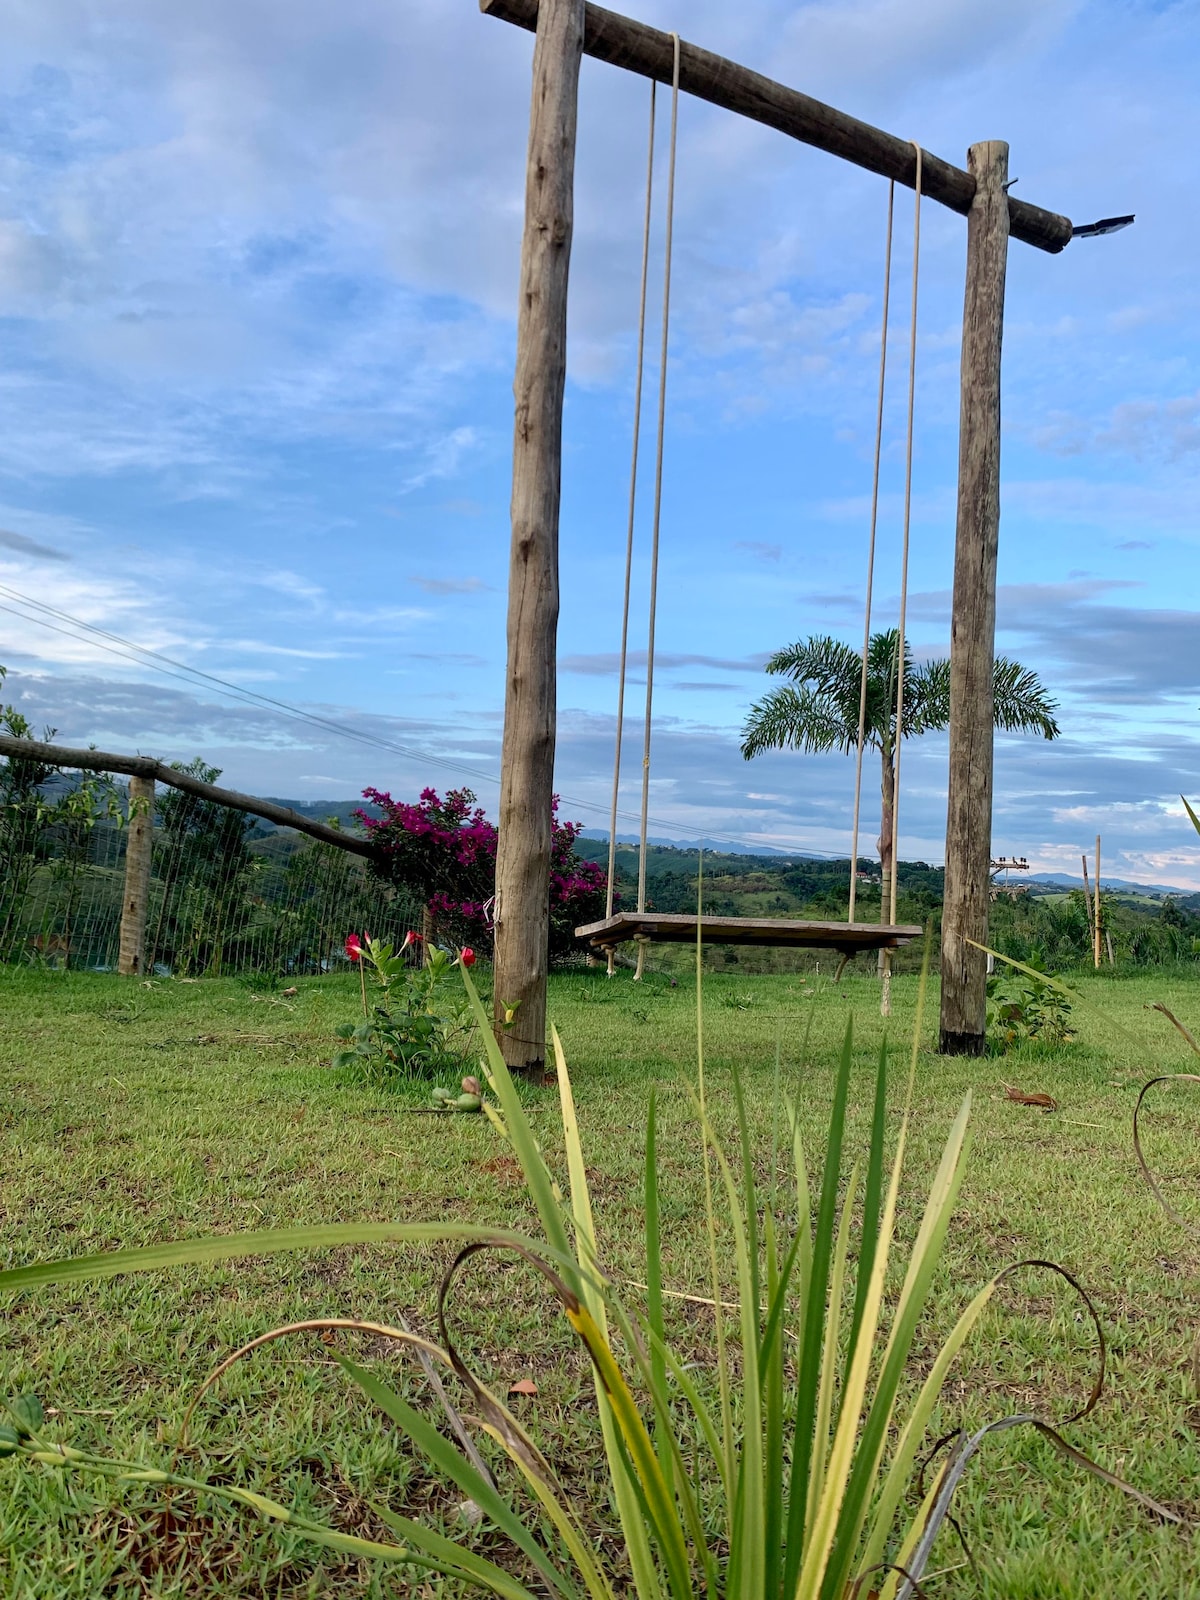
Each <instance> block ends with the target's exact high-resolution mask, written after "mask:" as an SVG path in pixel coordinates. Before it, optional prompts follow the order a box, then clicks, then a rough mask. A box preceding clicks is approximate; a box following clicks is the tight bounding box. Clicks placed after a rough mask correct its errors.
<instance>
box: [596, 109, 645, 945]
mask: <svg viewBox="0 0 1200 1600" xmlns="http://www.w3.org/2000/svg"><path fill="white" fill-rule="evenodd" d="M657 89H658V85H657V84H656V83H655V82H654V80H653V79H651V82H650V134H649V138H648V140H647V156H646V220H645V225H644V227H643V230H642V289H641V296H640V300H639V305H638V338H637V378H636V380H635V383H634V389H633V454H632V460H631V461H630V464H629V527H628V532H627V534H626V537H625V599H624V603H623V605H622V609H621V665H620V670H619V675H618V681H617V747H616V751H615V752H614V755H613V782H612V811H611V813H610V817H609V826H608V893H607V897H606V899H605V903H604V915H605V917H611V916H612V914H613V887H614V882H615V879H616V869H617V802H618V798H619V796H620V791H621V743H622V740H623V738H624V734H625V672H626V667H627V665H628V660H629V590H630V582H631V579H632V576H633V528H634V514H635V508H636V505H637V474H638V447H639V443H640V440H641V431H642V378H643V375H644V373H645V368H646V284H647V281H648V278H649V271H650V217H651V207H652V202H653V199H654V113H655V94H656V91H657ZM612 971H613V953H612V951H611V949H610V950H609V952H608V972H609V976H610V977H611V976H612Z"/></svg>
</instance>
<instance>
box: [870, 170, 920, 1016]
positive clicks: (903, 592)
mask: <svg viewBox="0 0 1200 1600" xmlns="http://www.w3.org/2000/svg"><path fill="white" fill-rule="evenodd" d="M913 146H914V148H915V150H916V152H917V175H916V183H915V186H914V187H915V201H914V209H913V270H912V315H911V322H910V326H909V334H908V424H907V432H906V437H905V456H904V541H903V546H902V549H901V555H900V618H899V624H898V626H897V630H896V631H897V633H898V634H899V641H898V645H897V662H896V749H895V756H894V760H893V763H892V873H891V883H890V884H889V886H888V900H889V902H890V910H889V914H890V916H891V919H892V922H893V923H894V922H895V920H896V897H897V885H898V882H899V873H900V861H899V848H900V755H901V751H902V749H903V747H904V639H905V627H906V624H907V619H908V546H909V530H910V528H911V525H912V461H913V411H914V402H915V394H916V379H917V288H918V284H919V281H920V264H921V167H922V161H923V152H922V150H921V146H920V145H919V144H917V143H916V141H915V140H913ZM880 892H881V893H882V886H881V889H880ZM880 966H881V977H882V979H883V992H882V995H881V996H880V1001H879V1009H880V1011H881V1012H882V1014H883V1015H884V1016H885V1017H890V1016H891V1014H892V953H891V951H890V950H885V951H884V953H883V960H882V962H881V963H880Z"/></svg>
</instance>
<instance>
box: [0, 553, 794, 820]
mask: <svg viewBox="0 0 1200 1600" xmlns="http://www.w3.org/2000/svg"><path fill="white" fill-rule="evenodd" d="M0 594H2V595H5V596H7V597H8V598H9V599H10V600H15V601H17V602H18V603H19V605H21V606H29V607H32V608H33V610H34V611H35V612H41V613H44V615H40V616H39V615H33V616H30V615H29V614H28V613H27V612H26V611H22V610H19V609H17V607H15V606H8V605H4V604H2V603H0V611H3V612H6V613H7V614H8V615H9V616H14V617H20V618H21V620H22V621H24V622H32V623H34V624H36V625H37V626H38V627H42V628H47V629H49V630H50V631H51V632H52V633H58V634H61V635H63V636H64V637H65V638H68V639H76V640H79V641H81V642H82V643H85V644H86V643H91V644H95V645H97V646H98V648H99V649H101V650H105V651H107V652H108V654H109V655H113V656H117V657H118V658H119V659H120V660H123V661H128V662H131V663H132V664H133V665H134V666H147V667H149V668H150V669H151V670H152V671H154V672H158V673H161V674H162V676H163V677H167V678H174V679H175V680H176V682H179V683H185V684H187V685H188V686H189V687H192V688H195V687H197V680H199V681H200V682H201V683H203V684H207V685H209V686H211V687H212V688H213V689H214V690H215V691H216V692H217V693H218V694H222V695H225V696H226V697H227V698H230V699H233V700H235V701H236V702H238V703H239V704H242V705H247V706H254V707H257V708H259V709H265V710H269V711H272V712H274V713H276V714H277V715H279V716H284V717H289V718H291V719H292V720H293V721H296V722H301V723H304V724H306V725H307V726H309V727H314V728H318V729H320V730H321V731H322V732H325V733H332V734H335V735H336V736H337V737H338V738H342V739H349V740H351V741H352V742H353V743H355V744H361V745H366V746H369V747H371V748H373V749H377V750H384V751H387V752H388V753H389V754H391V755H399V756H403V757H404V758H405V759H406V760H409V761H417V762H424V763H425V764H426V765H428V766H434V767H439V768H441V769H442V770H444V771H448V772H454V773H457V774H459V775H460V776H463V777H467V778H472V779H474V780H475V781H476V782H477V783H489V784H497V785H498V784H499V782H500V779H499V777H498V776H497V775H496V774H495V773H491V772H483V771H481V770H479V769H478V768H475V767H468V766H465V765H464V764H463V763H462V762H459V761H451V760H448V759H447V758H446V757H445V756H435V755H430V754H429V753H428V752H427V751H423V750H417V749H413V748H412V747H411V746H407V745H401V744H396V743H395V742H393V741H392V740H389V739H384V738H381V737H379V736H378V735H376V734H370V733H362V732H358V731H356V730H355V729H353V728H350V727H347V726H345V725H344V724H343V723H340V722H334V721H332V720H331V719H330V718H328V717H322V716H319V715H318V714H317V713H316V712H313V711H305V710H303V709H302V708H301V707H300V706H294V705H291V704H289V703H288V702H287V701H285V700H276V699H275V698H274V697H273V696H272V695H265V694H260V693H259V692H258V691H257V690H256V689H247V688H245V687H243V686H242V685H241V684H236V683H230V682H229V681H228V680H227V679H225V678H221V677H218V676H217V675H216V674H215V673H211V672H204V671H203V670H202V669H201V668H199V667H192V666H189V665H188V664H187V663H186V662H185V661H177V660H175V659H174V657H172V656H167V655H163V654H162V652H161V651H158V650H151V649H150V648H149V646H147V645H141V644H135V643H134V641H133V640H132V639H126V638H123V637H122V636H121V635H120V634H117V633H110V632H109V631H108V630H107V629H106V628H101V627H98V626H97V625H96V624H95V623H91V622H85V621H84V620H83V618H82V617H75V616H72V615H71V613H70V612H67V611H60V610H59V609H58V608H57V607H56V606H51V605H47V604H46V603H45V602H44V601H42V600H35V599H34V598H33V596H32V595H27V594H22V593H21V591H20V590H19V589H13V588H10V587H9V586H8V585H7V584H2V583H0ZM50 617H55V618H57V619H58V620H57V622H51V621H49V620H48V618H50ZM64 624H65V626H64ZM79 630H83V631H82V632H80V631H79ZM88 635H90V636H91V637H90V638H89V637H88ZM561 798H562V800H563V801H564V803H565V804H566V805H568V806H570V807H571V808H572V809H578V810H582V811H592V812H597V813H599V814H601V815H603V816H605V817H606V818H607V816H608V815H609V808H608V807H607V806H604V805H601V804H599V803H598V802H596V801H593V800H582V799H579V798H578V797H576V796H573V795H563V796H561ZM616 815H617V816H618V817H619V818H620V819H621V820H622V821H625V822H637V823H640V821H641V817H640V814H638V813H635V812H632V811H618V812H617V813H616ZM647 820H648V821H649V822H652V823H653V824H654V826H655V827H656V828H671V829H674V830H676V831H677V832H680V833H684V834H690V835H691V836H692V837H693V838H697V839H700V838H708V839H711V840H712V841H713V842H714V843H715V844H731V845H736V846H738V847H740V848H741V849H743V850H745V849H750V850H753V846H751V845H749V844H748V842H747V841H746V840H745V839H733V838H729V837H726V836H724V835H721V834H716V833H711V832H709V830H708V829H706V828H697V827H693V826H691V825H689V824H687V823H682V822H667V821H665V820H664V819H662V818H660V817H650V818H648V819H647ZM768 848H771V847H768Z"/></svg>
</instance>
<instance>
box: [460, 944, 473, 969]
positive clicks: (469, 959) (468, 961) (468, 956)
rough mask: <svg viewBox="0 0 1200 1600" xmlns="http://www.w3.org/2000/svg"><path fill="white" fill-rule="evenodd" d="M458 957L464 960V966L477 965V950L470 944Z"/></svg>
mask: <svg viewBox="0 0 1200 1600" xmlns="http://www.w3.org/2000/svg"><path fill="white" fill-rule="evenodd" d="M458 959H459V960H460V961H461V962H462V964H463V966H464V967H473V966H474V965H475V952H474V950H472V949H471V947H470V945H468V946H467V948H466V949H465V950H464V951H463V952H462V953H461V954H460V956H459V958H458Z"/></svg>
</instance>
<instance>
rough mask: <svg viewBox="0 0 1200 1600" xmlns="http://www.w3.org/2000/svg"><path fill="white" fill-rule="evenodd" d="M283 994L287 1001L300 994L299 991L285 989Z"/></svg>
mask: <svg viewBox="0 0 1200 1600" xmlns="http://www.w3.org/2000/svg"><path fill="white" fill-rule="evenodd" d="M283 992H284V994H285V995H287V996H288V998H289V999H290V998H291V996H292V995H294V994H299V993H300V991H299V989H295V988H292V989H285V990H284V991H283Z"/></svg>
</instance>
